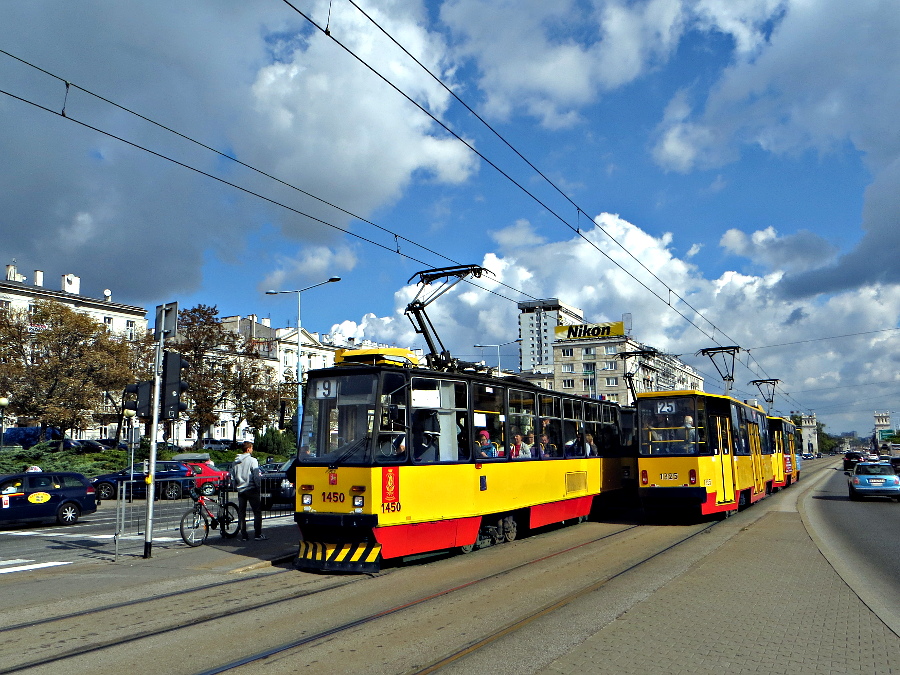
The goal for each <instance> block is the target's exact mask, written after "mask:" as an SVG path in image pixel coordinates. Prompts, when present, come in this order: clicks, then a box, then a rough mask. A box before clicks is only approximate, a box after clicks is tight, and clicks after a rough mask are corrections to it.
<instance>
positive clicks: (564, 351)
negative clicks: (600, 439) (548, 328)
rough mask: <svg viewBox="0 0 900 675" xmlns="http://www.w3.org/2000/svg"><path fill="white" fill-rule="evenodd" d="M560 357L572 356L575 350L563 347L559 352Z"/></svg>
mask: <svg viewBox="0 0 900 675" xmlns="http://www.w3.org/2000/svg"><path fill="white" fill-rule="evenodd" d="M559 353H560V356H573V355H574V354H575V350H574V349H573V348H572V347H563V348H562V349H560V350H559Z"/></svg>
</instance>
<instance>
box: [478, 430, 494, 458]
mask: <svg viewBox="0 0 900 675" xmlns="http://www.w3.org/2000/svg"><path fill="white" fill-rule="evenodd" d="M477 454H478V456H479V457H496V456H497V448H495V447H494V444H493V443H491V434H490V433H489V432H488V430H487V429H482V430H481V431H479V432H478V450H477Z"/></svg>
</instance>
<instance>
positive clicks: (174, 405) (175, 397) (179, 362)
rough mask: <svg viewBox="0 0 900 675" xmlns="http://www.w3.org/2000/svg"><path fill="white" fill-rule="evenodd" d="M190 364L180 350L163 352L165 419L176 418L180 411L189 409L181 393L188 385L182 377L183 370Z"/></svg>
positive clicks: (163, 411) (163, 413)
mask: <svg viewBox="0 0 900 675" xmlns="http://www.w3.org/2000/svg"><path fill="white" fill-rule="evenodd" d="M189 366H190V363H188V361H187V360H186V359H185V358H184V357H182V356H181V354H179V353H178V352H165V353H164V354H163V378H162V394H161V395H160V404H161V406H162V415H161V417H162V418H163V419H170V420H174V419H177V418H178V413H180V412H181V411H183V410H187V403H184V402H182V400H181V394H182V393H184V392H185V391H186V390H187V388H188V386H187V382H185V381H184V380H182V379H181V372H182V371H183V370H184V369H185V368H188V367H189Z"/></svg>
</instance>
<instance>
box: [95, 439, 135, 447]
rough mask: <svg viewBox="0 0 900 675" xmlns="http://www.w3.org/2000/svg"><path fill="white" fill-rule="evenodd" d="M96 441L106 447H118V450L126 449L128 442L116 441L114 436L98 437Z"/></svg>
mask: <svg viewBox="0 0 900 675" xmlns="http://www.w3.org/2000/svg"><path fill="white" fill-rule="evenodd" d="M97 442H98V443H99V444H100V445H103V446H105V447H107V448H118V449H119V450H127V449H128V443H125V442H124V441H118V442H117V441H116V439H115V438H98V439H97Z"/></svg>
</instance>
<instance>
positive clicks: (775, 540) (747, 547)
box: [541, 511, 900, 675]
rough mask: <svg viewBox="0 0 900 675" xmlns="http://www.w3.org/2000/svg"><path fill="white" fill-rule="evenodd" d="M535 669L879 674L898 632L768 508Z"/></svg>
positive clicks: (888, 669) (788, 517)
mask: <svg viewBox="0 0 900 675" xmlns="http://www.w3.org/2000/svg"><path fill="white" fill-rule="evenodd" d="M891 663H893V664H895V665H894V666H893V667H892V666H891ZM541 672H542V673H545V674H546V675H573V674H575V673H578V674H583V673H616V674H617V675H627V674H629V673H635V674H640V675H647V674H648V673H666V674H681V673H685V674H689V675H705V674H707V673H709V674H713V673H715V674H716V675H722V674H723V673H727V674H729V675H730V674H732V673H785V674H787V673H790V674H791V675H805V674H806V673H866V674H868V675H873V674H878V675H882V674H887V673H900V638H898V637H897V635H895V634H894V633H893V632H892V631H891V630H890V629H889V628H888V627H887V626H885V624H884V623H882V621H881V620H880V619H879V618H878V617H877V616H876V615H875V614H874V613H872V611H871V610H869V608H868V607H866V605H865V604H863V602H862V601H861V600H860V599H859V598H858V597H857V596H856V594H855V593H854V592H853V591H852V590H851V589H850V588H849V587H848V586H847V585H846V584H845V583H844V581H843V580H842V579H841V578H840V577H839V576H838V574H837V573H836V572H835V571H834V570H833V569H832V567H831V565H829V563H828V562H827V561H826V559H825V558H824V557H823V556H822V554H821V553H820V552H819V550H818V548H817V547H816V545H815V543H814V542H813V541H812V539H810V537H809V534H808V533H807V531H806V528H805V527H804V526H803V523H802V521H801V519H800V515H799V514H798V513H791V512H774V511H773V512H770V513H768V514H767V515H765V516H763V517H762V518H760V519H759V520H757V521H756V522H754V523H753V524H751V525H749V526H748V527H747V528H746V529H745V530H744V531H742V532H741V533H740V534H739V535H738V536H736V537H733V538H732V539H731V540H729V541H728V542H727V543H725V544H724V545H723V546H721V547H720V548H719V549H717V550H716V551H715V552H713V553H712V554H711V555H709V556H707V557H706V558H704V559H703V560H702V561H700V562H698V563H697V564H696V565H695V566H694V568H693V569H692V570H691V572H690V574H685V575H682V576H680V577H678V578H677V579H674V580H673V581H671V582H670V583H669V584H667V585H666V586H663V587H662V588H660V589H659V590H658V591H656V592H655V593H654V594H652V595H651V596H650V597H649V598H648V599H646V600H644V601H643V602H640V603H638V604H637V605H635V606H634V607H632V608H631V609H630V610H629V611H627V612H625V613H624V614H622V615H621V616H620V617H618V618H617V619H616V620H615V621H612V622H611V623H609V624H607V625H606V626H605V627H603V628H602V629H601V630H599V631H598V632H597V633H595V634H594V635H593V636H592V637H590V638H589V639H588V640H586V641H585V642H583V643H582V644H581V645H579V646H578V647H576V648H575V649H574V650H572V651H570V652H568V653H567V654H565V655H564V656H561V657H560V658H559V659H557V660H556V661H554V662H553V663H551V664H550V665H549V666H548V667H547V668H545V669H544V670H542V671H541Z"/></svg>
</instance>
